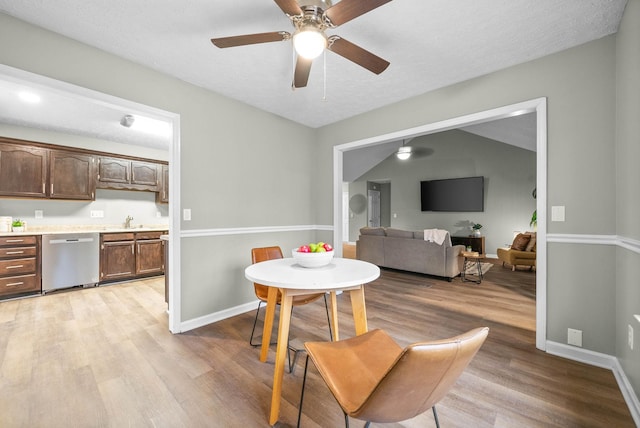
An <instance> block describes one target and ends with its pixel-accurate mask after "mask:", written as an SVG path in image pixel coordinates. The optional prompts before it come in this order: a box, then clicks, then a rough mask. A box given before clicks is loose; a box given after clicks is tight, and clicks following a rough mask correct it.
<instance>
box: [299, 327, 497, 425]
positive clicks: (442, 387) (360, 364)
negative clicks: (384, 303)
mask: <svg viewBox="0 0 640 428" xmlns="http://www.w3.org/2000/svg"><path fill="white" fill-rule="evenodd" d="M488 333H489V328H487V327H481V328H476V329H474V330H471V331H469V332H467V333H464V334H461V335H459V336H456V337H452V338H450V339H445V340H436V341H431V342H419V343H414V344H413V345H409V346H407V347H406V348H404V349H402V348H401V347H400V346H399V345H398V344H396V342H394V340H393V339H392V338H391V337H390V336H389V335H388V334H387V333H385V332H384V331H382V330H372V331H370V332H368V333H365V334H362V335H360V336H356V337H353V338H350V339H346V340H340V341H337V342H307V343H305V347H306V349H307V363H306V364H305V373H304V374H305V377H304V380H303V381H302V393H301V394H300V408H299V410H298V426H300V417H301V415H302V400H303V398H304V386H305V383H306V379H307V378H306V376H307V366H308V363H309V358H311V360H313V363H314V364H315V366H316V368H317V369H318V372H320V375H321V376H322V378H323V379H324V381H325V383H326V384H327V386H328V387H329V389H330V390H331V393H332V394H333V396H334V397H335V399H336V400H337V401H338V404H339V405H340V407H341V408H342V411H343V412H344V418H345V426H347V427H348V426H349V416H351V417H352V418H356V419H361V420H365V421H367V423H366V425H365V427H368V426H369V424H370V423H371V422H381V423H389V422H400V421H404V420H406V419H410V418H413V417H415V416H418V415H419V414H421V413H423V412H425V411H427V410H428V409H429V408H432V409H433V416H434V418H435V421H436V426H438V427H439V426H440V424H439V421H438V414H437V413H436V407H435V405H436V403H438V402H439V401H440V400H441V399H442V398H443V397H444V396H445V395H446V394H447V393H448V391H449V389H450V388H451V387H452V386H453V384H454V383H455V382H456V380H457V379H458V377H459V376H460V375H461V374H462V372H463V371H464V370H465V368H466V367H467V365H468V364H469V363H470V362H471V360H472V359H473V357H474V356H475V355H476V352H478V349H480V346H482V344H483V343H484V340H485V339H486V337H487V334H488Z"/></svg>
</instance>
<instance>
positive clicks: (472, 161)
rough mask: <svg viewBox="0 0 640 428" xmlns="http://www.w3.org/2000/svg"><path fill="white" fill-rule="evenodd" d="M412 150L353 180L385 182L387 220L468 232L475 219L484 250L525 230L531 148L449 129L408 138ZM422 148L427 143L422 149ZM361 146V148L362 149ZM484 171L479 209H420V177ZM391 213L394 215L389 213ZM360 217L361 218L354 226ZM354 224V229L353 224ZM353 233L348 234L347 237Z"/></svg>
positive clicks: (532, 171) (532, 173) (492, 250)
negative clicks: (408, 155) (388, 191)
mask: <svg viewBox="0 0 640 428" xmlns="http://www.w3.org/2000/svg"><path fill="white" fill-rule="evenodd" d="M411 145H412V146H414V147H415V151H416V154H415V155H414V156H413V157H411V158H409V159H408V160H406V161H400V160H398V159H397V158H396V157H395V155H394V154H392V155H391V156H389V157H388V158H387V159H385V160H384V161H383V162H381V163H380V164H378V165H377V166H375V167H374V168H372V169H371V170H369V171H367V172H366V173H365V174H364V175H362V176H361V177H359V178H358V180H356V181H375V180H376V179H382V178H385V179H388V180H390V182H391V186H390V187H391V226H392V227H396V228H403V229H408V230H422V229H428V228H438V229H445V230H448V231H449V232H450V233H451V234H452V235H458V236H468V235H469V234H470V233H471V229H469V227H470V224H471V223H480V224H482V226H483V228H482V230H481V232H482V234H483V235H484V236H485V246H486V252H487V253H488V254H494V255H495V254H496V253H497V251H496V250H497V248H498V247H503V246H505V244H511V241H513V233H514V231H525V230H530V227H529V222H530V220H531V214H533V211H534V210H535V208H536V201H535V199H533V197H532V196H531V192H532V191H533V189H534V188H535V187H536V154H535V152H531V151H529V150H524V149H521V148H518V147H514V146H510V145H508V144H503V143H499V142H497V141H493V140H490V139H487V138H483V137H480V136H477V135H474V134H470V133H468V132H464V131H460V130H453V131H447V132H441V133H437V134H431V135H425V136H422V137H418V138H415V139H413V140H412V141H411ZM421 149H422V152H423V153H424V152H425V150H424V149H429V151H428V152H427V153H428V154H427V155H420V153H421ZM363 150H366V149H363ZM472 176H484V178H485V210H484V212H470V213H443V212H422V211H421V210H420V181H421V180H435V179H442V178H458V177H472ZM393 214H396V217H393ZM364 224H365V223H361V224H360V227H362V226H364ZM354 229H357V228H355V227H354ZM356 239H357V231H356V235H355V236H350V240H353V241H355V240H356Z"/></svg>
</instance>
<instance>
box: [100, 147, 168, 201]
mask: <svg viewBox="0 0 640 428" xmlns="http://www.w3.org/2000/svg"><path fill="white" fill-rule="evenodd" d="M161 170H162V169H161V165H160V164H158V163H153V162H145V161H137V160H129V159H122V158H116V157H106V156H100V157H99V158H98V180H97V184H96V186H97V187H98V188H99V189H125V190H146V191H149V192H158V191H159V190H160V174H161Z"/></svg>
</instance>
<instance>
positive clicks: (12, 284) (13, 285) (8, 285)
mask: <svg viewBox="0 0 640 428" xmlns="http://www.w3.org/2000/svg"><path fill="white" fill-rule="evenodd" d="M22 284H24V282H12V283H11V284H5V287H16V286H18V285H22Z"/></svg>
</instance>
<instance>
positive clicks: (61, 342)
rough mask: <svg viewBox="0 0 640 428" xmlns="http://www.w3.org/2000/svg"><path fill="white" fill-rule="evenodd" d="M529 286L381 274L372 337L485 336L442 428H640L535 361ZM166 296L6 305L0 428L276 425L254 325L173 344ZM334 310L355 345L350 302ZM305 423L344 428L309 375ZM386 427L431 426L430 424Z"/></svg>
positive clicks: (614, 406) (290, 403)
mask: <svg viewBox="0 0 640 428" xmlns="http://www.w3.org/2000/svg"><path fill="white" fill-rule="evenodd" d="M534 277H535V273H532V272H528V271H516V272H511V270H510V269H506V268H502V267H501V266H500V265H496V266H494V267H493V268H492V269H491V270H490V271H489V272H488V273H487V275H486V277H485V280H484V281H483V282H482V284H481V285H480V286H477V285H475V284H470V283H464V284H463V283H462V282H461V281H460V279H459V278H456V279H455V280H454V281H453V282H451V283H449V282H447V281H443V280H440V279H436V278H430V277H426V276H422V275H414V274H408V273H401V272H396V271H389V270H384V271H383V274H382V277H381V278H380V279H379V280H377V281H375V282H374V283H372V284H371V285H369V286H367V289H366V298H367V312H368V319H369V328H383V329H386V330H387V331H388V332H389V333H390V334H391V335H392V336H393V337H394V338H395V339H396V340H397V341H398V342H399V343H400V344H402V345H406V344H408V343H411V342H414V341H419V340H428V339H437V338H444V337H449V336H452V335H455V334H458V333H460V332H462V331H465V330H468V329H471V328H473V327H476V326H481V325H486V326H489V327H490V328H491V332H490V333H489V338H488V339H487V342H486V343H485V344H484V346H483V347H482V349H481V350H480V352H479V353H478V355H477V356H476V358H475V359H474V361H473V362H472V364H471V365H470V367H469V368H468V369H467V371H466V372H465V373H464V374H463V375H462V377H461V378H460V379H459V381H458V383H457V384H456V386H455V387H454V388H453V390H452V391H451V392H450V393H449V394H448V395H447V397H445V399H444V400H443V401H442V402H441V403H440V404H439V405H438V411H439V416H440V422H441V425H442V427H443V428H452V427H633V426H634V424H633V421H632V419H631V415H630V413H629V411H628V409H627V407H626V405H625V403H624V401H623V398H622V395H621V393H620V391H619V389H618V387H617V385H616V382H615V379H614V377H613V375H612V373H611V372H610V371H607V370H604V369H599V368H595V367H591V366H587V365H585V364H581V363H576V362H572V361H568V360H565V359H562V358H558V357H554V356H551V355H548V354H545V353H544V352H540V351H538V350H536V349H535V346H534V343H535V331H534V328H535V322H534V314H535V308H534ZM238 286H246V287H251V284H250V283H248V282H243V283H241V284H238ZM163 287H164V285H163V279H162V278H159V279H148V280H143V281H135V282H129V283H123V284H118V285H111V286H106V287H99V288H92V289H80V290H73V291H70V292H64V293H57V294H52V295H47V296H43V297H36V298H29V299H21V300H13V301H5V302H2V303H0V397H1V399H0V427H3V428H6V427H258V426H265V427H266V426H268V423H267V418H268V411H269V403H270V397H271V384H272V376H273V358H274V354H275V352H274V351H273V350H272V352H271V353H270V355H269V359H268V361H267V363H260V362H259V360H258V357H259V349H256V348H252V347H251V346H249V344H248V338H249V334H250V331H251V326H252V323H253V317H254V314H255V312H253V311H252V312H249V313H246V314H242V315H239V316H236V317H233V318H230V319H227V320H224V321H220V322H217V323H215V324H212V325H208V326H205V327H202V328H199V329H196V330H193V331H189V332H186V333H183V334H179V335H171V334H170V333H169V332H168V330H167V315H166V312H165V309H166V308H165V304H164V302H163V291H164V288H163ZM338 301H339V312H340V323H341V324H340V326H341V334H342V335H343V337H348V336H351V335H353V320H352V319H351V314H350V304H349V301H348V296H347V295H340V296H339V297H338ZM292 323H293V324H292V329H291V335H292V337H297V338H299V339H300V340H322V339H326V338H327V336H328V333H327V329H326V318H325V314H324V305H322V303H321V302H315V303H313V304H311V305H307V306H305V307H300V308H296V310H295V311H294V315H293V321H292ZM301 360H302V361H300V362H299V363H298V365H297V367H296V371H295V372H294V373H293V374H288V373H285V378H284V386H283V403H282V409H281V414H280V421H279V422H278V424H277V426H279V427H288V426H295V422H296V416H297V404H298V401H299V394H300V387H301V383H302V371H303V362H304V361H303V359H301ZM302 422H303V424H302V425H303V426H304V427H340V426H343V417H342V413H341V411H340V409H339V407H338V406H337V404H336V403H335V401H334V400H333V398H332V397H331V395H330V393H329V392H328V390H327V388H326V387H325V385H324V384H323V383H322V381H321V379H320V378H319V377H318V375H317V373H316V372H315V369H311V370H310V377H309V381H308V383H307V395H306V397H305V408H304V416H303V421H302ZM351 426H352V427H360V426H362V423H361V422H359V421H352V425H351ZM372 426H383V425H377V424H372ZM384 426H385V427H394V428H397V427H432V426H435V425H434V423H433V417H432V415H431V414H430V413H426V414H425V415H421V416H418V417H416V418H414V419H412V420H409V421H406V422H403V423H398V424H387V425H384Z"/></svg>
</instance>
